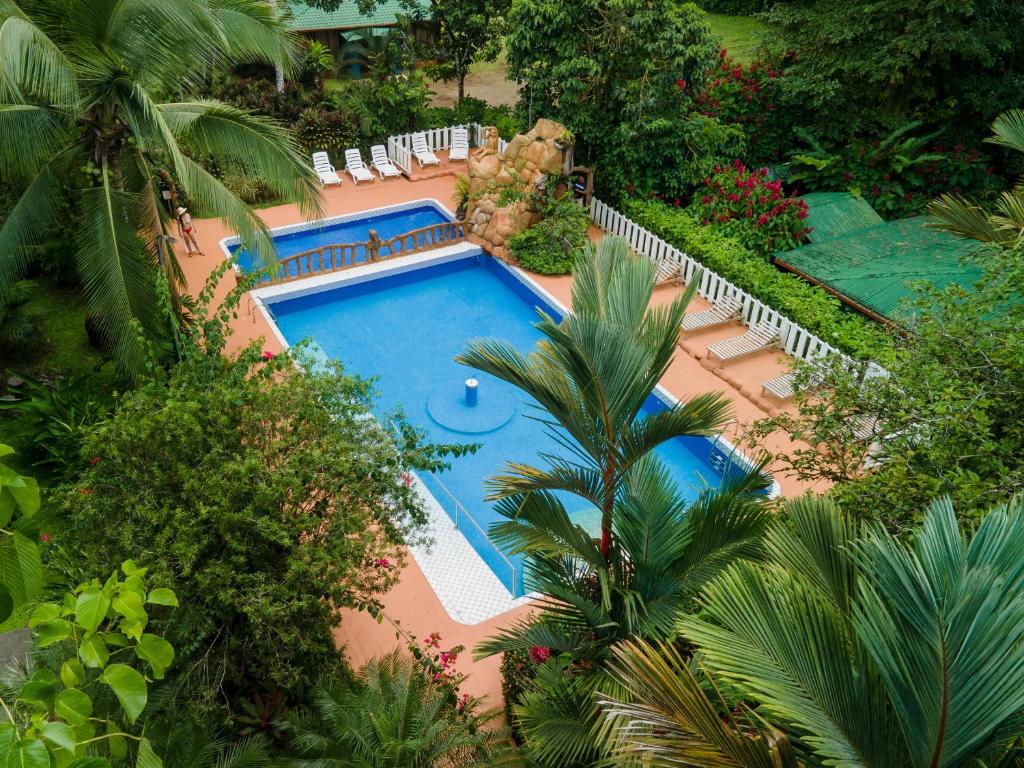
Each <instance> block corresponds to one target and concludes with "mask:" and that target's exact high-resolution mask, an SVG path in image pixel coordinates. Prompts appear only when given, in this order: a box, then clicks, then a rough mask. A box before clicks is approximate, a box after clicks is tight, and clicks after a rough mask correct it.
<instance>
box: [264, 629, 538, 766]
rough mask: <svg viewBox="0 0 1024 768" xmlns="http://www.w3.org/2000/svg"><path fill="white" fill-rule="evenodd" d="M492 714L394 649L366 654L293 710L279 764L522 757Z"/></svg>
mask: <svg viewBox="0 0 1024 768" xmlns="http://www.w3.org/2000/svg"><path fill="white" fill-rule="evenodd" d="M495 717H496V715H495V714H494V713H486V712H483V711H481V709H480V705H479V703H478V702H476V701H473V700H472V699H470V698H468V697H465V698H459V697H458V696H457V695H456V691H455V690H454V689H453V688H451V687H450V686H448V685H447V684H445V683H439V682H436V681H435V680H434V679H432V675H431V674H430V672H429V670H428V669H425V668H424V667H423V666H422V665H420V664H418V663H417V662H416V660H415V659H414V658H413V657H412V656H410V655H408V654H405V653H403V652H402V651H400V650H397V649H396V650H395V651H393V652H391V653H389V654H385V655H383V656H378V657H376V658H373V659H371V660H370V661H368V662H367V663H366V665H365V666H364V667H363V668H362V669H361V670H360V671H359V673H358V674H357V675H356V676H355V678H354V679H353V680H351V681H333V682H329V683H327V684H325V685H322V686H320V687H318V688H317V689H316V690H315V691H314V692H313V696H312V707H311V708H310V710H309V711H308V712H303V713H297V714H296V715H294V716H293V717H292V718H290V720H289V722H288V727H287V733H288V737H289V744H290V751H291V753H292V754H293V755H294V757H289V758H286V759H285V760H283V761H282V764H283V765H286V766H291V768H315V767H316V766H322V765H328V764H329V765H334V766H339V768H343V767H347V766H351V767H352V768H401V767H403V766H418V765H423V766H435V765H436V766H441V765H443V766H450V767H451V768H472V767H474V766H479V767H480V768H483V767H484V766H487V767H488V768H490V766H503V765H508V766H513V765H519V764H520V763H519V760H518V758H517V756H516V752H515V750H514V749H512V748H511V745H510V743H509V742H508V740H507V739H506V738H504V736H503V734H502V732H501V731H500V730H495V729H494V728H493V721H494V719H495Z"/></svg>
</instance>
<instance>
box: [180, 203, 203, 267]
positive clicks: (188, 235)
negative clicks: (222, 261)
mask: <svg viewBox="0 0 1024 768" xmlns="http://www.w3.org/2000/svg"><path fill="white" fill-rule="evenodd" d="M177 215H178V229H179V230H180V232H181V239H182V240H184V241H185V248H186V249H187V250H188V255H189V256H191V255H192V254H193V253H198V254H199V255H200V256H202V255H203V252H202V251H201V250H199V241H198V240H196V228H195V225H194V224H193V223H192V217H191V216H189V215H188V209H187V208H184V207H181V208H178V210H177Z"/></svg>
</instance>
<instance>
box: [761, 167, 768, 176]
mask: <svg viewBox="0 0 1024 768" xmlns="http://www.w3.org/2000/svg"><path fill="white" fill-rule="evenodd" d="M761 175H762V176H767V175H768V169H767V168H766V167H762V168H761Z"/></svg>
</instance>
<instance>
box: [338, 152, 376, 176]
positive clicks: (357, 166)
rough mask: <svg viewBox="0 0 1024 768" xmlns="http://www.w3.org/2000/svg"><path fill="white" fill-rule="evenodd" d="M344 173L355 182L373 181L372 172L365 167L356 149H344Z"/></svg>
mask: <svg viewBox="0 0 1024 768" xmlns="http://www.w3.org/2000/svg"><path fill="white" fill-rule="evenodd" d="M345 173H347V174H348V175H349V176H351V177H352V181H354V182H355V183H356V184H358V183H359V182H360V181H373V174H372V173H370V169H369V168H367V167H366V163H364V162H363V157H362V155H360V154H359V150H358V149H346V150H345Z"/></svg>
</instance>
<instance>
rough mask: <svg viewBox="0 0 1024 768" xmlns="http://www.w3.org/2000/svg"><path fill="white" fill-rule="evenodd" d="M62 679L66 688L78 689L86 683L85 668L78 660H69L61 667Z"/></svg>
mask: <svg viewBox="0 0 1024 768" xmlns="http://www.w3.org/2000/svg"><path fill="white" fill-rule="evenodd" d="M60 679H61V682H63V683H64V686H65V687H66V688H77V687H78V686H80V685H81V684H82V683H84V682H85V667H83V666H82V662H80V661H79V660H78V659H68V660H67V661H65V662H64V663H63V664H61V665H60Z"/></svg>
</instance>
